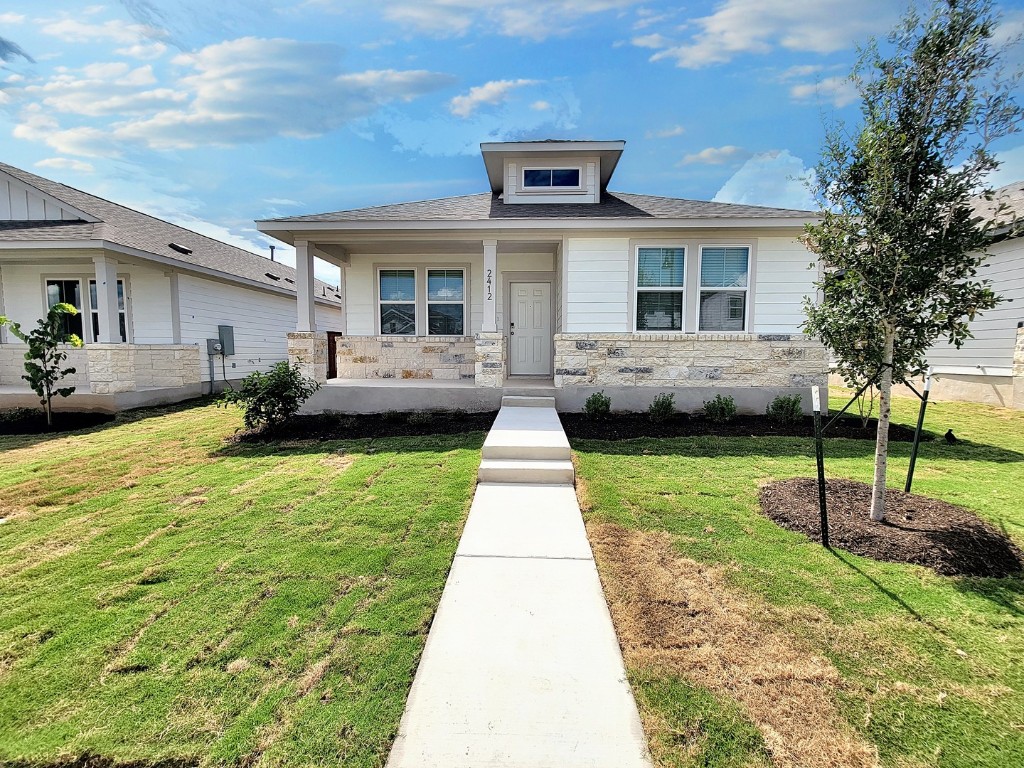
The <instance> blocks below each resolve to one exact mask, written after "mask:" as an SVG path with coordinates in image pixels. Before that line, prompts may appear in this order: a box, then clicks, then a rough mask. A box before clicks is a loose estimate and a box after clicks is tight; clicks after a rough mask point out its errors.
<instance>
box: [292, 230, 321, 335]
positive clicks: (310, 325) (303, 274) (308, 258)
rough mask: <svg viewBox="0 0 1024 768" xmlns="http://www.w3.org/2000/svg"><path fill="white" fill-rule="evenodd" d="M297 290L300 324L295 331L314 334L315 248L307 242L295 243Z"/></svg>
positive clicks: (298, 241)
mask: <svg viewBox="0 0 1024 768" xmlns="http://www.w3.org/2000/svg"><path fill="white" fill-rule="evenodd" d="M295 271H296V272H297V273H298V274H297V275H296V278H297V279H296V280H295V290H296V292H297V293H298V309H299V322H298V324H297V325H296V326H295V330H297V331H298V332H299V333H312V332H313V331H315V330H316V305H315V303H314V299H313V296H314V293H313V248H312V247H311V246H310V244H309V243H308V242H306V241H305V240H296V241H295Z"/></svg>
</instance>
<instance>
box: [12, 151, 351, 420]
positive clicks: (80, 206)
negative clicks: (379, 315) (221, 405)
mask: <svg viewBox="0 0 1024 768" xmlns="http://www.w3.org/2000/svg"><path fill="white" fill-rule="evenodd" d="M300 267H303V268H304V269H300V270H299V272H298V273H296V270H294V269H292V268H290V267H288V266H285V265H283V264H280V263H275V262H272V261H270V260H269V259H265V258H262V257H260V256H257V255H255V254H252V253H249V252H248V251H244V250H242V249H240V248H235V247H233V246H230V245H227V244H225V243H222V242H220V241H217V240H213V239H211V238H208V237H205V236H203V235H199V234H196V233H195V232H192V231H190V230H187V229H183V228H182V227H178V226H175V225H173V224H169V223H168V222H166V221H161V220H160V219H156V218H153V217H151V216H147V215H145V214H142V213H139V212H138V211H134V210H132V209H130V208H126V207H124V206H121V205H117V204H116V203H112V202H109V201H107V200H104V199H102V198H99V197H96V196H94V195H90V194H87V193H85V192H81V191H79V190H77V189H72V188H71V187H67V186H65V185H63V184H58V183H56V182H53V181H50V180H48V179H44V178H41V177H39V176H36V175H34V174H31V173H27V172H25V171H22V170H20V169H18V168H14V167H12V166H9V165H4V164H2V163H0V315H7V316H8V317H10V318H11V319H12V320H14V321H16V322H18V323H20V324H21V325H22V327H23V329H24V330H29V329H30V328H32V327H34V326H35V323H36V320H37V319H38V318H40V317H43V316H44V315H45V314H46V312H47V310H48V308H49V307H50V306H52V305H53V304H54V303H56V302H67V303H69V304H73V305H74V306H75V307H77V308H78V310H79V312H80V314H79V315H78V316H77V317H75V318H70V319H69V321H68V322H69V326H70V330H72V331H73V332H75V333H77V334H78V335H79V336H80V337H81V338H82V339H83V340H84V342H85V345H84V347H82V348H79V349H74V348H69V349H68V354H69V360H68V364H69V365H72V366H74V367H75V368H76V369H77V372H76V373H75V374H74V375H73V376H70V377H69V378H68V381H69V383H71V384H74V385H75V386H76V387H77V392H76V393H75V394H74V395H72V396H71V398H69V399H68V400H60V399H58V400H59V402H56V403H55V406H57V407H63V408H92V409H104V410H116V409H119V408H126V407H133V406H138V405H145V404H151V403H158V402H170V401H174V400H181V399H184V398H186V397H193V396H195V395H198V394H200V393H201V392H203V391H209V390H210V388H211V386H213V385H214V382H216V384H217V385H222V382H223V379H225V378H227V379H238V378H241V377H243V376H245V375H246V374H248V373H250V372H252V371H256V370H265V369H267V368H268V367H269V366H270V365H272V364H273V363H275V362H278V361H280V360H286V359H288V347H287V338H286V337H287V333H288V332H289V331H291V330H293V329H294V328H295V318H296V311H297V310H296V306H297V303H296V293H297V291H296V289H297V287H299V286H301V285H302V284H303V283H306V284H307V290H306V296H307V301H306V305H305V306H306V308H307V310H308V312H309V315H310V317H313V316H314V315H315V317H316V322H317V326H318V327H319V328H321V329H323V330H330V331H335V330H337V331H340V330H341V326H342V323H343V318H342V311H341V303H342V301H341V295H340V293H338V292H337V289H336V288H334V287H332V286H328V285H326V284H324V283H321V282H319V281H314V280H313V276H312V275H313V273H312V267H311V265H310V264H309V262H308V261H303V262H302V263H301V264H300ZM208 340H214V342H216V343H221V342H225V343H226V344H227V348H226V349H223V350H222V351H224V352H225V353H227V354H224V355H221V354H217V353H214V354H213V355H210V354H209V353H208V351H207V349H208ZM211 343H212V342H211ZM232 347H233V348H232ZM24 352H25V346H24V344H22V343H21V342H20V341H19V340H18V339H16V338H15V337H14V336H13V335H12V334H11V333H10V332H9V330H7V329H2V330H0V408H9V407H15V406H33V405H37V404H38V399H37V398H36V397H35V395H34V394H33V393H32V392H31V391H30V390H29V389H28V385H27V383H26V382H25V381H23V380H22V378H21V377H22V375H23V374H24V372H25V371H24V367H23V363H24Z"/></svg>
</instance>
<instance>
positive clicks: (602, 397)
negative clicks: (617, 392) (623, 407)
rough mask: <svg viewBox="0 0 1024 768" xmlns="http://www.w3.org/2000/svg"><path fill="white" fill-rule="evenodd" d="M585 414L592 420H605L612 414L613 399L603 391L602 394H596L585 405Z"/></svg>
mask: <svg viewBox="0 0 1024 768" xmlns="http://www.w3.org/2000/svg"><path fill="white" fill-rule="evenodd" d="M583 412H584V413H586V414H587V416H589V417H590V418H592V419H603V418H604V417H605V416H607V415H608V414H609V413H611V412H612V399H611V398H610V397H608V395H606V394H605V393H604V390H603V389H602V390H601V391H600V392H595V393H594V394H592V395H591V396H590V397H588V398H587V402H585V403H584V404H583Z"/></svg>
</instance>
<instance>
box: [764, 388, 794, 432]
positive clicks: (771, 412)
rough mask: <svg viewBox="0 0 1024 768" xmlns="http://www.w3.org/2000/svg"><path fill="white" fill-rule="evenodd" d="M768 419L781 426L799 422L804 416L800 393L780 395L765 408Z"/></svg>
mask: <svg viewBox="0 0 1024 768" xmlns="http://www.w3.org/2000/svg"><path fill="white" fill-rule="evenodd" d="M765 415H766V416H767V417H768V421H770V422H771V423H772V424H775V425H777V426H780V427H788V426H792V425H793V424H799V423H800V419H801V417H802V416H803V411H801V410H800V395H779V396H778V397H776V398H775V399H774V400H772V401H771V402H770V403H769V404H768V407H767V408H766V409H765Z"/></svg>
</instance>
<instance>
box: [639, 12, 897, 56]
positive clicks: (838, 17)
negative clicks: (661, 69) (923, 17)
mask: <svg viewBox="0 0 1024 768" xmlns="http://www.w3.org/2000/svg"><path fill="white" fill-rule="evenodd" d="M901 10H902V7H901V6H900V4H899V3H893V2H892V0H861V2H859V3H856V4H851V3H850V2H849V0H725V1H724V2H722V3H720V4H719V6H718V7H717V9H716V10H715V12H714V13H712V14H711V15H710V16H705V17H702V18H699V19H695V20H694V22H693V25H694V26H695V27H696V28H697V31H696V33H695V34H694V35H692V36H691V37H690V38H689V39H688V40H684V41H682V42H670V41H669V40H667V39H665V40H663V41H661V42H663V45H659V46H656V47H657V48H658V49H659V50H658V52H657V53H655V54H654V55H653V56H652V57H651V59H652V61H657V60H660V59H670V60H674V61H675V62H676V65H677V66H679V67H684V68H687V69H699V68H701V67H706V66H710V65H712V64H724V63H726V62H728V61H731V60H732V59H733V58H734V57H736V56H738V55H741V54H768V53H771V52H772V51H773V50H776V49H778V48H784V49H787V50H791V51H800V52H811V53H832V52H834V51H840V50H846V49H850V48H853V47H854V46H855V44H856V43H857V42H859V41H861V40H863V38H865V37H868V36H871V35H875V34H879V33H883V32H885V31H886V30H888V29H889V27H891V26H892V24H893V22H895V21H896V19H897V18H898V15H899V12H900V11H901ZM654 38H655V36H654V35H646V36H644V37H642V38H638V40H640V41H641V42H640V43H639V44H640V45H641V46H642V47H650V43H651V42H653V40H654ZM634 44H638V43H637V42H636V41H634Z"/></svg>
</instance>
